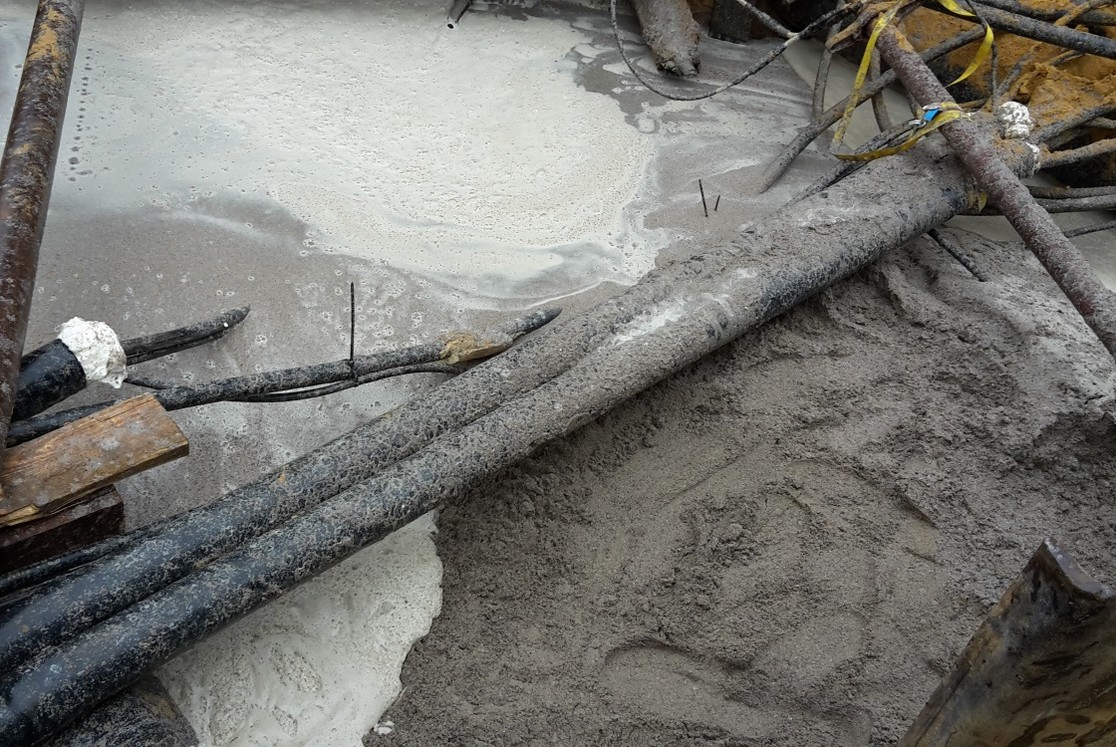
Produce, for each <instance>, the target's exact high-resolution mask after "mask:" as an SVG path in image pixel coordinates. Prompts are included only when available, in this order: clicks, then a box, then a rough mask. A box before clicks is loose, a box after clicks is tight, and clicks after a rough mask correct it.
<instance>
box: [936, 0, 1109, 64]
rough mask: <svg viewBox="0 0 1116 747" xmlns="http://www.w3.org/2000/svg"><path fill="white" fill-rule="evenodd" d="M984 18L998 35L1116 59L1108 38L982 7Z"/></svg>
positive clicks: (940, 10)
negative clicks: (1021, 38)
mask: <svg viewBox="0 0 1116 747" xmlns="http://www.w3.org/2000/svg"><path fill="white" fill-rule="evenodd" d="M925 7H926V8H927V9H928V10H934V11H937V12H939V13H943V14H945V15H950V16H953V17H955V18H956V17H958V16H957V14H955V13H953V12H951V11H949V10H947V9H946V8H943V7H941V6H938V5H931V4H927V5H926V6H925ZM980 14H981V16H982V17H983V18H984V20H985V21H987V22H988V25H990V26H991V27H992V28H994V29H996V30H997V31H1006V32H1008V33H1009V34H1015V35H1016V36H1022V37H1024V38H1026V39H1033V40H1034V41H1039V42H1046V43H1047V44H1053V45H1054V46H1057V47H1062V48H1063V49H1072V50H1075V51H1077V52H1082V53H1084V54H1093V55H1097V56H1098V57H1107V58H1108V59H1110V60H1111V59H1116V40H1113V39H1109V38H1108V37H1107V36H1101V35H1100V34H1090V33H1086V32H1084V31H1077V30H1076V29H1072V28H1068V27H1066V26H1057V25H1055V24H1053V23H1049V22H1047V21H1040V20H1037V19H1035V18H1029V17H1027V16H1022V15H1019V14H1017V13H1011V12H1009V11H1006V10H1000V9H999V8H993V7H991V6H983V7H981V9H980ZM966 20H969V19H966Z"/></svg>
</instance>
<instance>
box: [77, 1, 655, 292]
mask: <svg viewBox="0 0 1116 747" xmlns="http://www.w3.org/2000/svg"><path fill="white" fill-rule="evenodd" d="M445 5H446V4H445V2H444V0H419V1H418V2H412V0H382V1H380V2H376V3H360V4H336V3H329V2H324V0H320V1H319V2H301V3H283V2H265V3H251V2H237V1H236V0H230V1H228V2H224V1H223V2H213V1H211V2H199V3H190V4H189V5H182V4H180V3H143V4H142V5H137V6H112V5H110V6H108V7H107V8H104V9H102V8H99V7H98V8H91V9H90V12H88V13H87V14H86V22H85V26H84V28H83V30H82V49H83V51H85V50H88V53H87V56H88V58H89V59H88V61H87V64H86V65H85V67H87V68H90V69H82V68H79V71H78V72H77V73H76V74H75V88H76V89H77V91H76V93H77V94H78V96H75V97H74V98H75V99H80V100H79V101H78V102H77V103H78V107H77V109H78V111H76V112H75V111H73V110H71V113H70V116H69V117H68V118H67V126H68V128H72V129H71V132H70V134H71V135H77V136H78V141H77V142H76V144H75V145H74V146H73V148H72V150H71V151H70V152H63V153H62V154H61V158H60V164H61V165H63V166H64V167H65V168H67V169H68V170H67V171H66V172H64V173H65V176H66V178H68V179H70V180H71V181H72V182H73V184H74V186H75V187H76V188H77V190H78V191H79V192H81V193H85V194H86V196H87V197H95V199H96V200H97V201H98V202H99V203H100V204H101V205H103V206H104V207H105V208H106V209H112V208H114V207H116V208H125V209H131V208H137V207H142V206H151V205H154V206H157V207H160V208H163V209H166V210H168V211H176V212H179V211H180V212H190V211H193V210H196V209H198V205H197V202H198V200H199V198H204V197H212V196H213V195H215V194H221V193H234V194H242V195H244V196H245V198H248V199H252V198H257V199H265V200H274V201H277V202H278V203H280V204H281V205H282V206H283V207H285V208H286V209H287V210H289V211H290V212H291V213H292V214H294V215H295V216H297V217H298V218H300V219H302V220H303V221H305V222H306V223H308V224H309V226H310V235H309V238H308V239H307V241H306V250H307V251H308V252H311V251H325V252H336V253H342V254H349V255H353V256H358V257H362V258H366V259H374V260H378V261H382V262H384V263H386V264H389V265H392V266H394V267H397V268H401V269H405V270H409V271H412V272H415V273H418V274H421V275H426V276H429V277H436V278H438V279H440V280H442V281H443V282H449V283H451V284H454V285H456V286H457V287H465V288H468V289H470V290H478V289H483V290H485V291H486V292H487V293H488V294H490V295H501V294H506V293H510V292H512V291H511V290H510V289H509V288H506V287H504V286H507V285H509V284H510V285H514V284H517V283H523V282H525V281H528V280H530V279H532V278H535V277H537V276H538V275H540V274H542V273H545V272H550V271H553V270H555V269H556V268H559V266H562V265H564V264H565V265H570V266H571V267H572V268H573V269H575V270H577V271H578V272H579V275H581V276H585V275H596V276H597V277H596V278H592V279H587V280H586V283H587V284H593V283H595V282H599V281H600V280H603V279H608V280H614V281H619V282H634V280H635V279H636V278H637V277H638V276H639V275H641V274H642V273H643V272H646V270H647V269H649V268H650V267H651V266H652V264H653V261H654V256H655V252H656V250H657V248H658V247H657V245H656V244H652V243H648V242H638V241H636V242H632V241H629V240H628V239H630V238H631V234H632V233H633V232H636V233H638V230H639V226H638V222H639V218H638V216H637V214H636V212H635V211H633V210H626V209H625V208H626V206H628V204H629V203H630V202H631V201H632V199H633V197H634V196H635V194H636V192H637V189H638V187H639V185H640V181H641V178H642V176H643V173H644V167H645V165H646V163H647V161H648V159H649V158H650V154H651V147H652V145H651V142H650V140H649V139H648V138H646V137H642V136H641V135H640V133H639V132H637V131H635V130H633V129H632V127H630V126H629V125H628V124H626V123H625V121H624V116H623V113H622V112H621V111H620V110H619V109H618V108H617V106H616V104H615V102H614V101H612V100H610V99H609V98H608V97H605V96H602V95H599V94H594V93H590V92H587V91H585V90H584V89H582V88H580V87H578V86H576V85H574V83H573V74H572V66H571V65H570V63H569V61H568V60H566V59H565V56H566V55H567V53H568V52H569V51H570V50H571V49H572V48H574V47H575V46H577V45H578V44H579V43H581V42H582V41H583V40H584V39H585V38H586V37H585V35H584V33H583V32H581V31H579V30H577V29H574V28H571V27H570V25H569V24H568V23H562V22H558V21H548V20H544V19H539V18H532V19H529V20H526V21H523V20H513V19H510V18H507V17H501V16H499V15H496V14H492V13H486V14H469V15H468V16H467V18H466V22H464V23H462V25H461V26H460V27H459V28H457V29H455V30H450V29H447V28H446V24H445ZM102 10H103V12H99V11H102ZM122 29H126V33H122V32H121V31H122ZM83 59H84V57H83ZM228 71H235V74H228ZM72 102H73V99H72ZM122 153H127V154H128V155H127V157H125V158H121V157H120V154H122ZM106 164H110V166H106ZM60 175H61V174H60ZM62 186H63V187H64V186H65V185H62ZM137 187H139V188H138V189H137ZM61 191H62V192H63V193H65V192H67V191H68V190H66V189H64V188H63V190H61ZM89 193H93V194H92V195H90V194H89ZM579 247H585V251H584V252H579V251H578V248H579ZM579 263H581V264H586V265H587V266H586V267H582V268H579V267H578V265H579Z"/></svg>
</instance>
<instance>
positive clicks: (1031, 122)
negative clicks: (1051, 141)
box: [996, 101, 1035, 140]
mask: <svg viewBox="0 0 1116 747" xmlns="http://www.w3.org/2000/svg"><path fill="white" fill-rule="evenodd" d="M996 124H997V125H998V126H999V128H1000V137H1003V138H1006V139H1009V140H1017V139H1019V138H1025V137H1027V136H1028V135H1030V134H1031V131H1032V130H1033V129H1035V118H1034V117H1032V116H1031V111H1030V110H1029V109H1028V108H1027V107H1026V105H1024V104H1020V103H1019V102H1018V101H1008V102H1006V103H1004V104H1001V105H1000V108H999V109H997V110H996Z"/></svg>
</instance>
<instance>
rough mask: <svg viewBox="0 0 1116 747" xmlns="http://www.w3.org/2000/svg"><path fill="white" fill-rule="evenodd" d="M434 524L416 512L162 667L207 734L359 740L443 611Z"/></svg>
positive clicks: (278, 740)
mask: <svg viewBox="0 0 1116 747" xmlns="http://www.w3.org/2000/svg"><path fill="white" fill-rule="evenodd" d="M433 528H434V522H433V519H432V517H430V516H429V515H428V516H426V517H424V518H422V519H419V520H418V521H416V522H414V523H412V524H410V525H409V526H407V527H405V528H404V529H401V530H400V531H398V532H396V533H394V534H392V535H391V536H389V537H388V538H387V539H385V540H384V541H382V542H380V543H378V544H376V545H374V546H373V547H370V548H366V549H365V550H362V551H361V552H359V553H357V554H356V555H354V556H353V557H351V558H349V559H348V560H346V561H344V562H342V563H340V564H339V565H337V566H335V567H334V568H332V569H330V570H329V571H327V572H326V573H324V574H322V575H321V576H319V577H318V578H316V579H315V580H314V581H313V582H312V583H310V584H307V585H304V586H301V587H298V588H296V589H294V590H293V591H291V592H289V593H287V594H285V595H283V596H281V597H280V598H279V599H277V600H275V601H273V602H272V603H271V604H270V605H268V606H267V607H265V608H263V609H261V610H258V611H256V612H255V613H253V614H251V615H249V616H248V617H246V618H244V619H242V620H240V621H238V622H236V623H234V624H233V625H231V626H229V627H227V628H225V629H224V630H222V631H221V632H219V633H217V634H216V635H214V636H211V637H210V638H208V639H206V640H205V641H203V642H202V643H201V644H199V645H197V646H195V647H194V648H192V649H190V650H189V651H187V652H185V653H183V654H181V655H179V656H178V657H177V658H176V659H174V660H173V661H171V662H170V663H169V664H167V665H166V666H165V667H163V668H162V670H161V671H160V672H159V676H160V678H161V679H162V680H163V682H164V683H165V684H166V686H167V689H168V690H169V691H170V694H171V697H172V698H174V700H175V702H176V703H178V705H179V707H180V708H181V709H182V710H183V712H184V714H185V715H186V716H187V718H189V720H190V722H191V724H193V726H194V729H195V730H196V731H197V733H198V737H199V738H200V740H201V744H202V745H229V746H230V747H233V746H236V747H248V746H249V745H279V744H282V745H307V746H313V747H345V746H348V745H351V746H352V747H359V745H360V744H361V738H362V737H363V736H364V735H365V734H366V733H368V732H369V731H370V730H372V729H373V728H374V727H376V726H377V724H378V723H379V721H378V719H379V716H380V714H381V713H383V711H384V710H385V709H386V708H387V707H388V706H389V705H390V704H391V703H392V701H393V700H394V699H395V698H396V696H397V695H398V693H399V689H400V683H399V674H398V673H399V671H400V669H401V667H402V666H403V659H404V657H405V656H406V654H407V652H408V651H410V649H411V646H412V645H413V644H414V642H415V641H416V640H418V639H419V638H420V637H422V636H423V635H425V634H426V633H427V632H428V631H429V630H430V622H431V620H432V619H433V617H434V616H435V615H437V614H438V611H439V609H440V606H441V594H440V591H439V588H438V584H439V581H440V578H441V563H440V562H439V560H438V556H437V553H436V552H435V550H434V543H433V541H432V539H431V532H432V531H433ZM387 673H390V675H388V674H387ZM356 685H359V687H356V688H354V686H356Z"/></svg>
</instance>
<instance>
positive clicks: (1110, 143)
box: [1042, 137, 1116, 169]
mask: <svg viewBox="0 0 1116 747" xmlns="http://www.w3.org/2000/svg"><path fill="white" fill-rule="evenodd" d="M1113 151H1116V138H1114V137H1110V138H1105V139H1104V140H1097V141H1096V142H1093V143H1089V144H1088V145H1082V146H1081V147H1080V148H1072V149H1069V150H1056V151H1054V152H1053V153H1047V154H1045V155H1043V158H1042V167H1043V168H1044V169H1054V168H1057V167H1059V166H1067V165H1069V164H1071V163H1081V162H1082V161H1087V160H1089V159H1090V158H1096V157H1097V156H1103V155H1104V154H1106V153H1112V152H1113Z"/></svg>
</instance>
